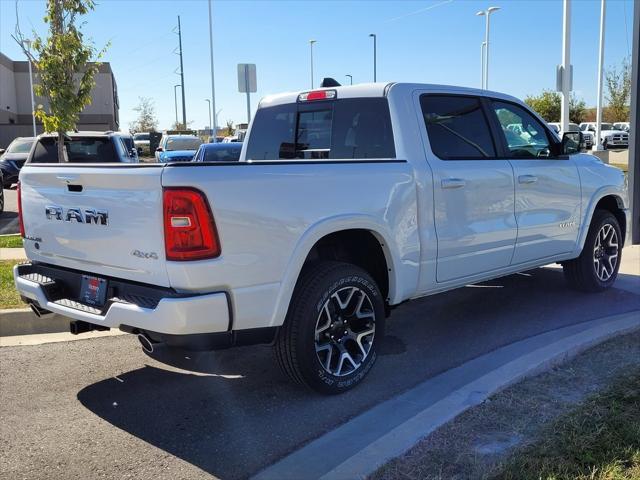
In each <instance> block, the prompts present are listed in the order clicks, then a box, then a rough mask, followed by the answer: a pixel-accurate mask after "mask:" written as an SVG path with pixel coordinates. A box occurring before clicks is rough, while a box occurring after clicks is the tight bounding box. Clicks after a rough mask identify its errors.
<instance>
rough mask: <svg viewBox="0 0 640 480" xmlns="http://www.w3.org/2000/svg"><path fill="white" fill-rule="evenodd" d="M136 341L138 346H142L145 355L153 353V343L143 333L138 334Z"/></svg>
mask: <svg viewBox="0 0 640 480" xmlns="http://www.w3.org/2000/svg"><path fill="white" fill-rule="evenodd" d="M138 341H139V342H140V345H142V349H143V350H144V351H145V352H147V353H153V342H152V341H151V339H150V338H149V337H148V336H147V335H146V334H144V333H139V334H138Z"/></svg>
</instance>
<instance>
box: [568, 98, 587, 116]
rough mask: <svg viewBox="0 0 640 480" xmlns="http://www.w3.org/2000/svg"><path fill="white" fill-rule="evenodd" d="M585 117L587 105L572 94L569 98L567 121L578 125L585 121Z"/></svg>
mask: <svg viewBox="0 0 640 480" xmlns="http://www.w3.org/2000/svg"><path fill="white" fill-rule="evenodd" d="M586 116H587V104H586V103H584V100H582V99H578V98H577V97H576V96H575V95H574V94H573V93H572V94H571V97H570V98H569V121H571V122H573V123H577V124H580V123H582V122H585V121H586Z"/></svg>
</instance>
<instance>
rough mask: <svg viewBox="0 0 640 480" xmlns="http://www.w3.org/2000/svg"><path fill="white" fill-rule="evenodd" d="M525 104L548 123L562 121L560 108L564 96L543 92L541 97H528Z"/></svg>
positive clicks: (548, 91) (547, 91) (549, 91)
mask: <svg viewBox="0 0 640 480" xmlns="http://www.w3.org/2000/svg"><path fill="white" fill-rule="evenodd" d="M524 101H525V103H526V104H527V105H529V106H530V107H531V108H533V109H534V110H535V111H536V112H537V113H538V114H539V115H540V116H541V117H542V118H544V119H545V120H546V121H547V122H559V121H560V106H561V105H562V96H561V95H560V94H559V93H558V92H552V91H551V90H543V91H542V93H541V94H540V95H537V96H528V97H526V98H525V99H524Z"/></svg>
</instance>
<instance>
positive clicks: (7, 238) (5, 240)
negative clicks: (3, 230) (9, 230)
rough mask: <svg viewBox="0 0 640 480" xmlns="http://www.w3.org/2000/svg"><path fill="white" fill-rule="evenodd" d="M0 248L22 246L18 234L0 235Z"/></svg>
mask: <svg viewBox="0 0 640 480" xmlns="http://www.w3.org/2000/svg"><path fill="white" fill-rule="evenodd" d="M0 248H22V237H20V235H0Z"/></svg>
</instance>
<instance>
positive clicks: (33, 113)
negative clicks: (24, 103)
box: [24, 40, 37, 137]
mask: <svg viewBox="0 0 640 480" xmlns="http://www.w3.org/2000/svg"><path fill="white" fill-rule="evenodd" d="M24 43H25V45H26V46H27V51H28V52H29V53H31V40H25V41H24ZM27 62H28V63H29V90H30V91H31V121H32V122H33V136H34V137H35V136H37V132H36V103H35V100H34V98H33V71H32V70H31V55H27Z"/></svg>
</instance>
